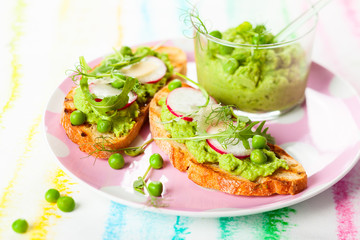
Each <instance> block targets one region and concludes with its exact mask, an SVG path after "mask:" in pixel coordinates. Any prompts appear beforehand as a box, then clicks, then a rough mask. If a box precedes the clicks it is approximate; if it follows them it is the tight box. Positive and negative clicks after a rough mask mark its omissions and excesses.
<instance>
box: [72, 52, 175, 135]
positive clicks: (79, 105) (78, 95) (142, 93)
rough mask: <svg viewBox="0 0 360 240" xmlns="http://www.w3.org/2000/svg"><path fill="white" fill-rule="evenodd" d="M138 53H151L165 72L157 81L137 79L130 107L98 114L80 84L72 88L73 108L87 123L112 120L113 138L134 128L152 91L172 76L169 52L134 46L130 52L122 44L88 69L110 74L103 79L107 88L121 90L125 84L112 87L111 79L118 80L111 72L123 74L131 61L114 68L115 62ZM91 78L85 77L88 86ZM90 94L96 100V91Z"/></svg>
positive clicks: (142, 55)
mask: <svg viewBox="0 0 360 240" xmlns="http://www.w3.org/2000/svg"><path fill="white" fill-rule="evenodd" d="M137 56H141V58H145V57H149V56H154V57H156V58H158V59H160V60H161V61H162V62H163V63H164V64H165V66H166V73H165V75H164V76H163V77H162V78H161V79H160V80H158V81H156V82H149V83H140V82H139V81H137V83H136V84H135V86H134V87H133V89H132V92H133V93H134V94H133V95H134V96H136V101H135V102H133V103H130V105H129V106H126V107H124V108H121V109H117V110H113V111H111V112H109V113H106V115H104V114H100V113H99V112H97V111H96V110H94V109H93V108H92V106H91V103H90V102H89V101H88V100H87V98H86V95H85V94H84V92H83V89H82V88H80V87H79V88H77V89H76V90H75V95H74V105H75V107H76V109H78V110H80V111H81V112H83V113H84V114H85V115H86V121H87V123H90V124H97V123H98V122H99V121H100V120H102V119H106V121H109V122H110V123H111V128H110V131H109V132H111V133H114V134H115V135H116V137H120V136H125V135H126V134H127V133H128V132H129V131H130V130H131V129H132V128H133V126H134V124H135V122H136V121H135V119H136V118H137V117H138V116H139V114H140V110H141V108H142V107H144V106H145V105H147V104H148V103H149V100H150V99H151V98H152V97H153V96H154V95H155V93H156V92H157V91H158V90H159V89H160V88H162V87H163V86H164V85H165V84H166V81H167V80H168V79H169V78H170V76H171V75H172V72H173V66H172V65H171V63H170V60H169V58H168V55H167V54H166V53H158V52H156V50H152V49H151V48H149V47H139V48H137V49H136V51H135V52H133V51H132V50H131V49H130V48H128V47H123V48H122V49H121V51H120V52H116V53H114V54H112V55H109V56H107V57H105V58H104V59H103V60H102V62H101V63H100V65H98V66H96V67H95V68H94V69H92V71H91V74H92V76H94V75H99V76H100V75H104V76H105V75H110V77H107V78H108V79H105V85H107V86H108V87H107V88H109V87H110V91H111V87H114V88H116V89H119V90H120V91H121V90H122V87H124V83H122V86H121V84H120V87H119V86H116V87H115V85H113V84H112V83H113V82H114V81H117V80H118V79H116V78H113V77H112V76H113V75H112V74H117V73H119V74H122V72H121V70H122V69H123V68H125V67H127V66H129V65H131V64H127V65H126V64H124V66H121V67H117V65H119V63H122V62H126V61H127V59H129V61H132V60H133V59H136V57H137ZM117 60H119V61H117ZM135 64H137V63H135ZM124 75H126V74H124ZM94 79H95V78H94V77H89V78H88V81H89V89H90V84H91V81H92V80H94ZM126 79H127V78H123V79H122V80H123V81H125V82H126ZM101 84H103V83H101ZM103 85H104V84H103ZM90 92H91V91H90ZM92 94H93V97H94V98H95V100H99V98H97V97H98V96H97V95H96V94H94V93H92ZM99 101H101V100H99Z"/></svg>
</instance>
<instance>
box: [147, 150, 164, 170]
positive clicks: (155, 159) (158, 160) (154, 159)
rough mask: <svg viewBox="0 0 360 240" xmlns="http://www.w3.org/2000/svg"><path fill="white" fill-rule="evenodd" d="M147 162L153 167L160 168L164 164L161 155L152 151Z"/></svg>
mask: <svg viewBox="0 0 360 240" xmlns="http://www.w3.org/2000/svg"><path fill="white" fill-rule="evenodd" d="M149 162H150V166H151V167H152V168H155V169H160V168H162V167H163V165H164V160H163V158H162V157H161V155H160V154H158V153H154V154H153V155H151V156H150V159H149Z"/></svg>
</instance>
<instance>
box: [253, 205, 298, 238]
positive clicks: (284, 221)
mask: <svg viewBox="0 0 360 240" xmlns="http://www.w3.org/2000/svg"><path fill="white" fill-rule="evenodd" d="M295 213H296V210H295V209H293V208H288V207H286V208H282V209H278V210H274V211H271V212H266V213H263V214H262V216H263V218H262V232H259V235H258V237H259V238H260V239H271V240H272V239H274V240H276V239H284V238H286V237H285V235H284V233H286V232H287V231H288V230H289V229H290V228H292V227H294V226H295V224H291V223H290V222H289V221H288V220H289V218H290V215H291V214H295Z"/></svg>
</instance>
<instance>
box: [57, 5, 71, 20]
mask: <svg viewBox="0 0 360 240" xmlns="http://www.w3.org/2000/svg"><path fill="white" fill-rule="evenodd" d="M69 5H70V1H69V0H63V1H62V2H61V4H60V12H59V18H60V19H64V18H65V17H66V13H67V11H68V10H69Z"/></svg>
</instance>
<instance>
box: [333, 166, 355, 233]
mask: <svg viewBox="0 0 360 240" xmlns="http://www.w3.org/2000/svg"><path fill="white" fill-rule="evenodd" d="M359 168H360V163H358V164H357V165H356V166H355V167H354V169H353V170H352V171H351V172H350V173H349V174H348V175H346V176H345V177H344V178H343V179H342V180H341V181H340V182H338V183H337V184H335V185H334V186H333V187H332V191H333V194H334V197H333V198H334V202H335V205H336V206H335V210H336V217H337V222H338V226H337V231H338V234H337V236H338V238H339V239H358V238H357V234H358V231H357V229H356V226H355V224H354V218H355V208H354V201H353V200H355V199H356V197H355V196H354V193H355V191H354V190H355V189H356V188H358V187H359V183H358V181H357V180H356V179H354V178H355V177H356V176H357V175H358V174H359ZM355 180H356V181H355ZM356 185H357V186H356Z"/></svg>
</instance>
